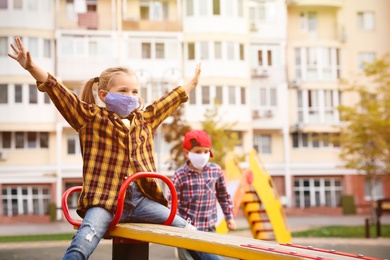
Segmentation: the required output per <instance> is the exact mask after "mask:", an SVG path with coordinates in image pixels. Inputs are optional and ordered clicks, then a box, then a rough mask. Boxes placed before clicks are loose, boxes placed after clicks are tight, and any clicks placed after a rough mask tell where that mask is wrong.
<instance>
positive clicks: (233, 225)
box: [226, 219, 236, 230]
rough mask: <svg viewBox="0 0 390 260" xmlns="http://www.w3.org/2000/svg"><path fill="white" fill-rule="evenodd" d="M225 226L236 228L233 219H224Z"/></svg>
mask: <svg viewBox="0 0 390 260" xmlns="http://www.w3.org/2000/svg"><path fill="white" fill-rule="evenodd" d="M226 227H227V228H228V229H229V230H235V229H236V221H234V219H230V220H226Z"/></svg>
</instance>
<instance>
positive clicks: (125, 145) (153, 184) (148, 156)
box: [37, 74, 188, 217]
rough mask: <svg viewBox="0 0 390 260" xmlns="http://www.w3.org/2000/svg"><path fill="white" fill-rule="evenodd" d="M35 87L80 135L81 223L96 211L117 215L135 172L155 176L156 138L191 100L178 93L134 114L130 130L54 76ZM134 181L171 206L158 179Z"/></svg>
mask: <svg viewBox="0 0 390 260" xmlns="http://www.w3.org/2000/svg"><path fill="white" fill-rule="evenodd" d="M37 84H38V89H39V90H40V91H44V92H46V93H47V94H48V95H49V96H50V99H51V100H52V102H53V103H54V105H55V106H56V107H57V109H58V110H59V112H60V113H61V114H62V116H63V117H64V118H65V119H66V121H67V122H68V123H69V124H70V125H71V126H72V127H73V128H74V129H75V130H76V131H77V132H78V133H79V137H80V145H81V150H82V157H83V190H82V192H81V195H80V198H79V203H78V209H77V212H78V214H79V215H80V216H81V217H84V214H85V212H86V210H87V209H88V208H91V207H94V206H99V207H103V208H105V209H107V210H109V211H110V212H112V213H115V211H116V208H117V196H118V192H119V189H120V186H121V184H122V183H123V181H124V180H125V179H126V177H127V176H129V175H131V174H133V173H135V172H156V166H155V161H154V143H153V135H154V133H155V131H156V129H157V127H158V126H159V125H160V124H161V123H162V122H163V121H164V120H165V119H166V118H167V117H168V116H170V115H171V114H172V112H174V111H175V110H176V109H177V108H178V107H179V106H180V105H181V104H182V103H184V102H186V101H187V100H188V96H187V94H186V93H185V91H184V89H183V88H182V87H177V88H175V89H174V90H172V91H171V92H170V93H168V94H166V95H164V96H163V97H161V98H159V99H158V100H156V101H155V102H154V103H153V104H151V105H149V106H147V107H146V108H145V110H144V111H139V110H137V111H134V112H132V113H131V114H130V115H129V116H128V117H127V119H128V120H129V121H130V127H127V126H126V125H125V123H124V122H123V121H122V120H121V118H119V116H118V115H117V114H115V113H113V112H110V111H108V110H106V109H105V108H102V107H99V106H97V105H96V104H88V103H85V102H83V101H81V100H80V99H79V98H78V97H77V96H76V95H75V94H74V93H73V92H72V91H70V90H69V89H68V88H66V87H65V86H63V85H62V84H61V83H59V82H57V80H56V79H55V78H54V77H53V76H52V75H50V74H49V78H48V80H47V82H46V83H40V82H37ZM136 181H137V182H138V184H139V186H140V187H141V190H142V191H143V193H144V194H145V195H146V196H148V197H149V198H151V199H153V200H154V201H157V202H159V203H161V204H163V205H166V206H167V205H168V202H167V200H166V198H165V197H164V195H163V193H162V190H161V188H160V187H159V185H158V183H157V181H156V180H155V179H154V178H144V179H138V180H136Z"/></svg>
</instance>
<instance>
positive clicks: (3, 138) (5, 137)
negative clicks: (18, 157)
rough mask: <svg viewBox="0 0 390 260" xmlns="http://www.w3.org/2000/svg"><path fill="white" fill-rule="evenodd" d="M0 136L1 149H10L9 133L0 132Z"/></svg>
mask: <svg viewBox="0 0 390 260" xmlns="http://www.w3.org/2000/svg"><path fill="white" fill-rule="evenodd" d="M0 134H1V143H2V145H1V147H2V148H5V149H8V148H11V142H12V139H11V132H0Z"/></svg>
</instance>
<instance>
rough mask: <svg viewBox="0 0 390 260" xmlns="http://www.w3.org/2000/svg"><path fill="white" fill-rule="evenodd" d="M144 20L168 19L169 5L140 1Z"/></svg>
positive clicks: (146, 0)
mask: <svg viewBox="0 0 390 260" xmlns="http://www.w3.org/2000/svg"><path fill="white" fill-rule="evenodd" d="M140 14H141V19H142V20H150V21H163V20H167V19H168V3H166V2H162V1H148V0H141V1H140Z"/></svg>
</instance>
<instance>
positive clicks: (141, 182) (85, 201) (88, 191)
mask: <svg viewBox="0 0 390 260" xmlns="http://www.w3.org/2000/svg"><path fill="white" fill-rule="evenodd" d="M15 43H16V45H14V44H12V43H11V48H12V49H13V50H14V52H15V54H8V56H9V57H11V58H12V59H14V60H16V61H17V62H19V64H20V65H21V66H22V67H23V68H24V69H26V70H27V71H28V72H29V73H30V74H31V75H32V76H33V77H34V78H35V80H36V81H37V85H38V89H39V90H40V91H45V92H46V93H47V94H48V95H49V96H50V99H51V100H52V102H53V103H54V105H55V106H56V108H57V109H58V111H59V112H60V113H61V114H62V116H63V117H64V118H65V119H66V121H67V122H68V123H69V124H70V125H71V126H72V127H73V128H74V129H75V130H76V131H77V132H78V133H79V138H80V144H81V150H82V157H83V190H82V192H81V194H80V198H79V202H78V208H77V213H78V214H79V215H80V216H81V217H82V218H83V221H82V224H81V226H80V228H79V229H78V231H77V233H76V234H75V236H74V237H73V240H72V242H71V245H70V246H69V248H68V249H67V251H66V253H65V255H64V257H63V259H72V260H74V259H88V258H89V256H90V255H91V254H92V252H93V251H94V249H95V248H96V247H97V245H98V243H99V241H100V239H101V238H102V237H103V235H104V234H105V232H106V230H107V228H108V226H109V224H110V222H111V220H112V219H113V214H114V213H115V212H116V207H117V194H118V192H119V189H120V186H121V184H122V182H123V181H124V179H126V177H127V176H129V175H131V174H133V173H135V172H155V171H156V167H155V162H154V152H153V151H154V144H153V135H154V133H155V132H156V129H157V127H158V126H159V125H160V124H161V123H162V122H163V121H164V119H166V118H167V117H168V116H170V115H171V114H172V112H173V111H174V110H175V109H177V108H178V107H179V106H180V105H181V104H182V103H183V102H186V101H187V100H188V96H187V94H188V93H189V92H190V91H191V90H193V89H194V88H195V87H196V85H197V83H198V79H199V75H200V71H201V68H200V65H198V66H197V68H196V71H195V75H194V77H193V78H192V79H191V80H190V81H189V82H188V83H187V84H185V85H184V86H183V87H177V88H175V89H173V90H172V91H171V92H170V93H168V94H166V95H164V96H163V97H161V98H160V99H158V100H156V101H155V102H154V103H153V104H151V105H149V106H147V107H146V108H145V110H140V108H141V105H142V104H143V102H142V100H141V99H140V98H139V95H138V92H139V88H138V79H137V77H136V75H135V74H134V72H132V71H131V70H129V69H126V68H122V67H117V68H109V69H106V70H105V71H103V72H102V73H101V74H100V76H99V77H95V78H91V79H89V80H88V81H87V82H86V83H85V86H84V87H83V92H82V95H81V99H79V98H78V97H77V96H76V95H75V94H74V93H73V92H72V91H70V90H69V89H68V88H66V87H65V86H63V85H62V84H61V83H60V82H58V81H57V80H56V79H55V78H54V77H53V76H52V75H51V74H49V73H47V72H45V71H44V70H43V69H41V68H40V67H39V66H37V65H36V64H35V63H34V62H33V60H32V58H31V55H30V52H29V51H27V50H26V49H25V48H24V45H23V43H22V41H21V39H20V38H18V37H16V38H15ZM94 87H97V90H98V91H97V96H98V98H99V99H100V100H101V101H103V102H104V103H105V107H100V106H98V105H97V104H96V100H95V98H94V95H93V88H94ZM167 205H168V202H167V200H166V198H165V197H164V195H163V193H162V190H161V189H160V187H159V185H158V183H157V182H156V180H155V179H153V178H145V179H138V180H136V181H135V182H133V183H132V185H130V186H129V188H128V190H127V195H126V201H125V206H124V212H123V214H122V218H121V221H122V222H148V223H156V224H161V223H163V222H164V221H165V220H166V219H167V218H168V216H169V213H170V210H169V209H168V208H167ZM172 225H173V226H177V227H183V228H184V227H186V225H187V222H186V221H185V220H184V219H182V218H180V217H178V216H177V217H176V218H175V219H174V221H173V222H172ZM190 253H191V255H194V258H195V259H220V258H219V257H218V256H215V255H210V254H206V253H201V252H193V251H191V252H190Z"/></svg>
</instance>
